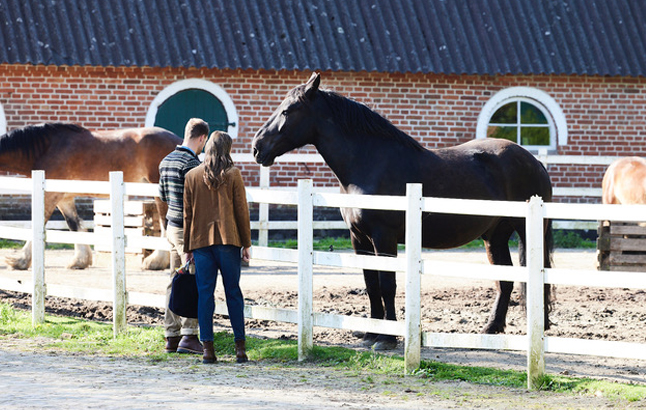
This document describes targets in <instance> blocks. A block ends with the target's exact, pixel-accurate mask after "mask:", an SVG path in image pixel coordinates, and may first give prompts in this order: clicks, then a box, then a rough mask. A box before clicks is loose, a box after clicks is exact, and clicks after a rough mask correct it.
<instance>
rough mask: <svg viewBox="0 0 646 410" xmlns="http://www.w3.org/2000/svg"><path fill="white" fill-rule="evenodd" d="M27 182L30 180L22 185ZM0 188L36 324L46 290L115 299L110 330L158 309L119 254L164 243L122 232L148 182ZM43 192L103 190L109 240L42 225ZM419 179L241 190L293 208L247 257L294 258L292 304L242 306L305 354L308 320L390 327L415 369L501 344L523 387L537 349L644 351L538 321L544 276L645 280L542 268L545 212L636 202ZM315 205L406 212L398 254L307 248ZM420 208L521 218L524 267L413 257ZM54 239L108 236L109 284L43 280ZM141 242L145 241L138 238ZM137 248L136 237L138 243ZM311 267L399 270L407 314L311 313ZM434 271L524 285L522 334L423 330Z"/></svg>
mask: <svg viewBox="0 0 646 410" xmlns="http://www.w3.org/2000/svg"><path fill="white" fill-rule="evenodd" d="M27 181H30V183H28V184H26V182H27ZM0 188H10V189H17V190H23V191H25V190H27V191H32V192H33V194H32V204H33V205H32V212H33V215H32V224H33V229H24V228H2V230H1V233H0V237H5V238H9V239H21V240H26V239H33V240H34V244H33V249H32V252H33V262H32V273H33V281H32V283H27V281H22V282H23V283H21V284H18V283H16V282H15V281H11V280H6V279H3V278H0V288H3V289H7V290H14V291H23V292H29V293H31V294H32V298H33V320H34V322H35V323H38V322H40V321H42V320H43V317H44V296H45V294H48V295H53V296H63V297H75V298H86V299H93V300H105V301H112V302H113V304H114V319H113V320H114V332H115V334H116V333H119V332H122V331H123V330H124V329H125V325H126V323H125V307H126V304H127V303H132V304H138V305H149V306H155V307H164V301H165V300H164V296H163V295H153V294H145V293H137V292H126V288H125V258H124V249H125V245H126V240H127V241H128V244H129V245H133V244H132V243H131V241H141V242H142V243H141V246H142V247H146V248H149V249H156V248H160V249H167V246H168V245H167V243H166V242H165V240H163V239H160V238H136V237H128V238H126V236H125V235H124V233H123V232H124V231H123V213H122V212H120V211H119V210H120V209H123V198H124V197H125V196H128V195H137V196H142V195H151V196H154V195H156V190H157V187H156V186H155V185H151V184H124V183H123V179H122V176H121V173H111V174H110V182H87V181H84V182H82V181H62V180H45V179H44V175H43V173H42V172H41V171H35V172H34V173H33V174H32V178H31V180H25V179H24V178H23V179H17V178H6V177H0ZM46 191H58V192H83V193H95V194H106V193H109V194H110V196H111V203H112V218H113V219H112V238H105V237H99V236H98V235H95V234H92V233H75V232H56V231H45V229H44V225H43V218H42V209H43V202H44V193H45V192H46ZM421 192H422V191H421V185H418V184H410V185H409V186H408V187H407V195H406V196H405V197H389V196H357V195H342V194H337V193H318V192H314V191H313V189H312V183H311V181H310V180H301V181H299V186H298V190H297V191H287V190H285V191H280V190H274V189H272V190H271V191H270V190H267V189H248V190H247V196H248V200H249V201H250V202H258V203H272V204H290V205H297V206H298V232H299V234H298V235H299V237H298V239H299V240H298V250H286V249H272V248H266V247H261V246H258V247H254V248H253V257H254V259H260V260H263V259H264V260H276V261H285V262H295V263H298V276H299V308H298V310H297V311H294V310H288V309H272V308H262V307H255V306H247V307H245V315H246V317H248V318H256V319H262V320H276V321H285V322H291V323H297V324H298V346H299V357H300V358H301V359H302V358H304V357H306V356H307V354H308V352H309V351H310V349H311V348H312V345H313V341H312V340H313V339H312V328H313V326H322V327H330V328H337V329H351V330H359V331H365V332H374V333H382V334H390V335H395V336H402V337H404V341H405V366H406V370H407V371H411V370H414V369H415V368H417V367H418V366H419V363H420V349H421V346H434V347H458V348H476V349H509V350H521V351H527V358H528V359H527V360H528V362H527V363H528V365H527V370H528V386H529V387H530V388H535V387H537V384H536V383H537V380H539V379H540V376H541V375H542V374H543V373H544V369H545V356H544V353H545V352H556V353H570V354H590V355H597V356H609V357H623V358H634V359H646V345H644V344H639V343H623V342H608V341H590V340H580V339H569V338H559V337H545V336H544V331H543V329H544V323H543V305H542V304H543V284H544V283H550V284H560V285H574V286H597V287H619V288H638V289H644V288H646V277H644V275H643V274H641V273H635V272H613V273H612V274H611V275H610V274H608V273H607V272H598V271H590V270H566V269H555V268H552V269H544V267H543V256H542V255H543V236H542V226H543V220H544V219H572V220H585V221H597V220H622V221H643V220H645V219H646V218H645V217H644V215H646V206H644V205H631V206H626V205H588V204H557V203H543V202H542V200H541V199H540V198H536V197H535V198H532V199H531V200H530V201H529V202H527V203H523V202H500V201H479V200H457V199H442V198H423V197H422V196H421ZM314 206H324V207H356V208H365V209H388V210H401V211H405V212H406V227H407V232H406V251H405V252H404V254H403V255H400V256H399V257H397V258H388V257H377V256H360V255H350V254H340V253H330V252H315V251H313V247H312V229H313V228H312V219H311V217H312V210H313V207H314ZM422 212H434V213H447V214H448V213H450V214H468V215H487V216H510V217H518V218H525V219H526V228H527V246H526V248H527V267H511V266H487V265H482V266H481V265H478V266H477V269H474V265H472V264H462V263H448V262H437V261H429V260H423V259H422V258H421V224H420V223H419V220H420V218H421V215H422ZM45 238H47V241H48V242H62V243H85V244H97V243H109V244H111V249H112V272H113V278H114V285H113V290H112V292H111V293H110V294H108V292H105V291H102V290H93V289H79V288H75V287H65V286H53V285H51V286H45V283H44V264H43V260H44V242H45ZM144 242H145V243H144ZM137 246H139V245H137ZM313 265H325V266H337V267H346V268H369V269H377V270H392V271H399V272H406V286H405V297H406V301H405V308H406V309H405V320H404V321H403V322H394V321H385V320H377V319H366V318H358V317H350V316H343V315H334V314H326V313H321V312H314V311H313V309H312V288H313V286H312V283H313V279H312V272H313ZM421 274H425V275H439V276H451V277H463V278H474V279H487V280H492V281H495V280H508V281H516V282H523V281H524V282H527V284H528V298H527V299H528V301H527V312H528V321H527V322H528V328H527V335H524V336H522V335H481V334H446V333H422V332H421V300H420V299H421V289H420V282H421V280H420V279H421V278H420V275H421ZM216 313H218V314H226V313H227V312H226V306H225V305H224V304H218V305H217V306H216Z"/></svg>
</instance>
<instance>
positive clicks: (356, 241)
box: [253, 73, 552, 349]
mask: <svg viewBox="0 0 646 410" xmlns="http://www.w3.org/2000/svg"><path fill="white" fill-rule="evenodd" d="M319 83H320V76H319V75H318V74H316V73H315V74H313V75H312V77H311V78H310V80H309V81H308V82H307V83H306V84H303V85H301V86H298V87H296V88H294V89H293V90H291V91H290V92H289V93H288V94H287V97H286V98H285V100H284V101H283V102H282V103H281V104H280V106H279V107H278V109H277V110H276V111H275V112H274V113H273V114H272V115H271V117H269V119H268V120H267V122H266V123H265V124H264V125H263V126H262V127H261V128H260V130H259V131H258V132H257V134H256V136H255V138H254V140H253V154H254V156H255V158H256V162H258V163H259V164H262V165H264V166H271V165H272V164H273V163H274V160H275V158H276V157H277V156H279V155H282V154H284V153H286V152H288V151H290V150H292V149H294V148H298V147H301V146H304V145H306V144H313V145H314V146H315V147H316V148H317V150H318V151H319V153H320V154H321V155H322V156H323V158H324V159H325V161H326V162H327V164H328V165H329V166H330V168H331V169H332V171H334V173H335V174H336V176H337V178H338V179H339V182H340V184H341V190H342V192H345V193H349V194H365V195H371V194H374V195H404V194H405V191H406V183H409V182H413V183H422V184H423V195H424V196H425V197H443V198H465V199H489V200H502V201H526V200H528V199H529V198H530V197H531V196H533V195H539V196H541V197H542V198H543V200H545V201H550V200H551V199H552V186H551V183H550V178H549V175H548V173H547V171H546V170H545V168H544V167H543V165H542V164H541V163H540V162H539V161H537V160H536V159H535V158H534V157H533V156H532V155H531V154H530V153H529V152H528V151H527V150H525V149H524V148H522V147H520V146H518V145H516V144H514V143H511V142H509V141H506V140H499V139H486V140H475V141H470V142H468V143H466V144H463V145H459V146H457V147H451V148H445V149H435V150H427V149H425V148H423V147H422V146H421V145H420V144H419V143H418V142H417V141H415V140H414V139H413V138H411V137H410V136H408V135H406V134H405V133H403V132H402V131H400V130H398V129H397V128H396V127H395V126H394V125H392V124H391V123H390V122H389V121H387V120H386V119H384V118H383V117H381V116H380V115H378V114H377V113H375V112H374V111H372V110H370V109H369V108H368V107H366V106H365V105H363V104H359V103H357V102H354V101H352V100H349V99H347V98H345V97H342V96H340V95H338V94H336V93H333V92H330V91H324V90H320V89H319ZM342 214H343V218H344V220H345V222H346V223H347V224H348V226H349V227H350V234H351V240H352V245H353V247H354V250H355V252H356V253H357V254H365V255H372V254H376V255H387V256H395V255H396V254H397V243H398V241H399V242H400V241H403V239H404V233H405V232H404V225H405V224H404V220H405V216H404V213H403V212H393V211H379V210H366V209H343V210H342ZM514 231H515V232H517V233H518V234H519V237H520V239H521V243H522V242H524V240H525V221H524V219H522V218H521V219H519V218H506V217H481V216H464V215H447V214H431V215H429V214H424V215H423V218H422V232H423V233H422V236H423V239H422V244H423V246H424V247H427V248H438V249H445V248H452V247H456V246H460V245H463V244H466V243H468V242H470V241H472V240H473V239H476V238H478V237H482V238H483V239H484V243H485V247H486V252H487V256H488V258H489V261H490V262H491V263H493V264H497V265H511V264H512V259H511V255H510V252H509V245H508V241H509V238H510V236H511V235H512V233H513V232H514ZM544 235H545V241H546V244H547V245H546V247H545V249H546V251H545V258H544V259H545V266H546V267H549V266H550V250H551V243H552V241H551V225H550V224H549V223H547V224H546V226H545V234H544ZM522 254H524V252H521V255H522ZM522 259H524V257H522ZM364 279H365V282H366V287H367V291H368V296H369V298H370V310H371V317H372V318H377V319H384V318H385V319H388V320H396V314H395V291H396V283H395V274H394V272H383V271H374V270H364ZM512 289H513V282H498V295H497V297H496V301H495V304H494V308H493V311H492V313H491V315H490V317H489V321H488V323H487V324H486V326H485V327H484V329H483V332H484V333H499V332H503V331H504V329H505V324H506V322H505V317H506V315H507V309H508V305H509V301H510V295H511V292H512ZM545 294H546V301H549V287H546V292H545ZM547 305H548V304H547V303H546V306H547ZM547 313H548V309H547V307H546V310H545V326H546V327H548V326H549V321H548V318H547ZM364 339H365V342H366V344H374V348H376V349H388V348H392V347H393V346H394V344H395V343H396V338H394V337H392V336H385V335H373V334H367V335H365V336H364Z"/></svg>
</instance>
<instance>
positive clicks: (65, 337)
mask: <svg viewBox="0 0 646 410" xmlns="http://www.w3.org/2000/svg"><path fill="white" fill-rule="evenodd" d="M214 336H215V337H214V347H215V349H216V355H217V356H218V358H222V359H223V360H230V361H233V360H234V358H233V352H234V342H233V336H232V335H231V334H230V333H228V332H220V333H216V334H215V335H214ZM8 339H11V340H15V339H25V340H37V346H38V350H39V351H41V352H45V351H57V352H66V353H74V354H84V355H107V356H110V357H124V358H133V359H144V360H149V361H152V362H159V361H170V360H180V361H186V362H187V363H189V362H190V363H194V362H195V357H194V356H192V355H178V354H170V355H169V354H166V353H163V349H164V341H163V329H162V328H161V327H135V326H129V327H128V329H127V331H126V332H124V333H123V334H121V335H119V336H118V337H114V336H113V333H112V326H111V324H108V323H99V322H91V321H87V320H82V319H77V318H68V317H59V316H52V315H46V316H45V323H43V324H41V325H38V326H36V327H33V326H32V323H31V315H30V312H26V311H21V310H16V309H14V308H13V307H12V306H11V305H9V304H6V303H0V340H8ZM23 345H27V343H25V344H23ZM247 354H248V356H249V358H250V359H251V360H254V361H257V362H265V363H267V364H271V365H272V366H277V367H285V368H289V367H294V366H298V365H299V362H298V348H297V344H296V342H295V341H289V340H275V339H255V338H249V339H248V340H247ZM307 364H308V365H309V366H314V367H316V366H321V367H332V368H335V369H339V370H342V371H344V372H346V373H348V374H355V375H359V376H361V377H362V378H363V380H364V381H365V382H366V383H372V378H373V377H376V376H377V375H379V376H380V377H386V378H387V379H390V380H399V379H401V377H402V374H403V371H404V370H403V369H404V360H403V358H402V357H399V356H389V355H383V354H377V353H374V352H370V351H355V350H352V349H347V348H343V347H322V346H314V348H313V350H312V353H311V357H310V360H309V361H308V362H307ZM411 377H415V378H418V379H420V380H425V381H428V382H439V381H466V382H469V383H474V384H484V385H492V386H506V387H512V388H519V389H525V388H526V386H527V382H526V380H527V375H526V373H525V372H518V371H513V370H498V369H491V368H484V367H471V366H459V365H453V364H446V363H439V362H433V361H422V363H421V366H420V368H419V369H418V370H417V371H415V372H413V374H412V375H411ZM541 390H543V391H552V392H559V393H567V394H573V395H591V396H592V395H599V394H601V395H603V396H604V397H606V398H612V399H616V400H620V401H627V402H634V401H639V400H644V399H646V386H644V385H633V384H622V383H612V382H607V381H599V380H593V379H583V378H573V377H566V376H561V375H556V376H552V375H546V376H545V377H544V378H543V385H542V387H541Z"/></svg>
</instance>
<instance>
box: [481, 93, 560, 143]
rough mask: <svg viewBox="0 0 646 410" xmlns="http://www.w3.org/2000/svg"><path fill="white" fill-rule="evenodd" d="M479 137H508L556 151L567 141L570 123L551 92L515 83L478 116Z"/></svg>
mask: <svg viewBox="0 0 646 410" xmlns="http://www.w3.org/2000/svg"><path fill="white" fill-rule="evenodd" d="M476 138H504V139H507V140H510V141H513V142H515V143H517V144H519V145H522V146H523V147H525V148H527V149H528V150H530V151H535V152H538V151H539V150H543V149H546V150H548V151H555V150H556V148H557V146H559V145H565V144H567V124H566V121H565V116H564V115H563V111H562V110H561V107H560V106H559V105H558V103H557V102H556V101H555V100H554V99H553V98H552V97H550V96H549V95H548V94H546V93H545V92H543V91H541V90H538V89H535V88H530V87H512V88H507V89H505V90H502V91H500V92H498V93H497V94H496V95H494V96H493V97H492V98H491V99H490V100H489V101H488V102H487V103H486V104H485V106H484V108H483V109H482V111H481V112H480V115H479V116H478V125H477V129H476Z"/></svg>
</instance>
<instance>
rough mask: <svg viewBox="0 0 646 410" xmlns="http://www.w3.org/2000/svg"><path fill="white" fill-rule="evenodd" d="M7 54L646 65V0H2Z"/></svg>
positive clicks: (457, 66) (126, 62)
mask: <svg viewBox="0 0 646 410" xmlns="http://www.w3.org/2000/svg"><path fill="white" fill-rule="evenodd" d="M0 63H10V64H45V65H92V66H152V67H207V68H221V69H227V68H230V69H238V68H240V69H267V70H283V69H285V70H333V71H362V70H365V71H377V72H413V73H446V74H580V75H610V76H615V75H620V76H643V75H645V74H646V1H644V0H0Z"/></svg>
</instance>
